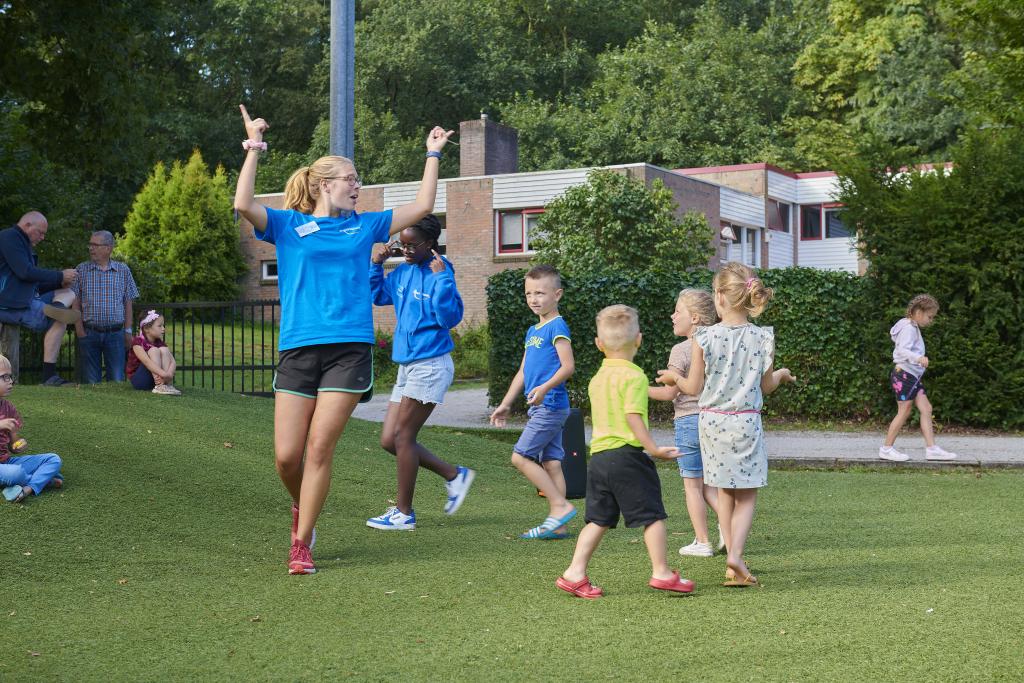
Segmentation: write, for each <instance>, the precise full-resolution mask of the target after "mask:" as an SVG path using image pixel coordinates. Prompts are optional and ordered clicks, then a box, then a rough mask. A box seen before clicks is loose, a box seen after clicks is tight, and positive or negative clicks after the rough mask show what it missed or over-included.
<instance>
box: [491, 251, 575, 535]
mask: <svg viewBox="0 0 1024 683" xmlns="http://www.w3.org/2000/svg"><path fill="white" fill-rule="evenodd" d="M561 298H562V278H561V276H560V275H559V274H558V271H557V270H556V269H555V268H554V267H552V266H548V265H540V266H537V267H535V268H533V269H532V270H531V271H530V272H528V273H527V274H526V304H527V305H528V306H529V307H530V310H532V311H533V312H534V313H536V314H537V317H538V318H539V319H540V320H539V321H538V322H537V324H536V325H533V326H532V327H530V329H528V330H527V331H526V340H525V344H524V351H523V361H522V363H520V365H519V371H518V372H517V373H516V376H515V377H514V378H513V379H512V384H511V385H510V386H509V388H508V392H507V393H506V394H505V398H504V399H502V401H501V405H499V406H498V407H497V408H495V410H494V412H493V413H491V424H493V425H495V426H497V427H504V426H505V418H506V417H508V414H509V412H510V411H511V409H512V403H513V401H515V399H516V396H518V395H519V392H523V393H524V394H525V395H526V403H527V405H529V406H530V408H529V412H528V413H527V415H529V420H528V421H527V423H526V427H524V428H523V433H522V436H520V437H519V441H518V442H517V443H516V445H515V447H514V448H513V449H512V464H513V465H515V466H516V468H517V469H518V470H519V471H520V472H522V473H523V475H524V476H525V477H526V478H527V479H529V480H530V483H531V484H533V485H534V486H536V487H537V488H538V489H539V490H540V492H541V493H543V494H544V496H545V497H547V501H548V508H549V510H548V517H547V519H545V520H544V521H543V522H542V523H541V524H539V525H538V526H535V527H534V528H532V529H530V530H529V531H527V532H525V533H524V534H522V535H521V536H520V538H539V539H559V538H567V537H568V536H569V532H568V531H567V530H566V528H565V525H566V524H567V523H568V522H569V520H571V519H572V518H573V517H575V516H576V508H575V507H573V505H572V504H571V503H570V502H569V501H568V500H566V498H565V477H564V476H562V459H563V458H564V457H565V451H564V450H563V449H562V426H563V425H564V424H565V420H566V418H568V417H569V393H568V392H567V391H566V389H565V380H567V379H569V377H570V376H572V373H573V372H574V371H575V369H576V365H575V361H574V360H573V357H572V343H571V341H570V337H569V326H568V325H566V324H565V321H564V320H563V319H562V317H561V316H560V315H559V314H558V302H559V300H560V299H561Z"/></svg>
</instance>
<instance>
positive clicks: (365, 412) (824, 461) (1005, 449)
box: [354, 389, 1024, 467]
mask: <svg viewBox="0 0 1024 683" xmlns="http://www.w3.org/2000/svg"><path fill="white" fill-rule="evenodd" d="M387 402H388V396H387V395H384V396H380V395H377V396H374V398H373V400H372V401H370V402H369V403H366V404H363V405H360V406H359V407H358V408H356V411H355V414H354V416H355V417H357V418H360V419H363V420H371V421H374V422H381V421H383V419H384V413H385V412H386V411H387ZM489 416H490V410H489V409H488V407H487V390H486V389H461V390H456V391H449V392H448V395H447V396H445V402H444V404H442V405H440V406H438V407H437V408H436V409H435V410H434V413H433V415H431V416H430V419H429V420H428V421H427V425H428V426H429V425H443V426H447V427H476V428H483V429H486V428H489V426H490V425H489V424H488V422H487V419H488V417H489ZM513 426H514V425H513ZM653 436H654V440H655V441H656V442H657V443H659V444H665V445H671V444H672V442H673V435H672V432H671V431H670V430H668V429H655V430H653ZM882 439H883V435H882V433H881V432H809V431H808V432H804V431H791V430H777V431H769V432H768V460H769V461H770V462H777V463H779V464H783V463H786V462H797V463H799V464H802V465H809V466H815V465H827V466H833V465H842V464H858V463H864V464H872V465H896V466H903V467H905V466H915V465H916V466H927V467H936V466H946V465H961V466H962V465H984V466H986V467H1024V436H960V435H954V436H943V435H940V436H939V444H940V445H941V446H942V447H943V448H945V449H946V450H948V451H953V452H954V453H957V454H958V455H959V456H960V457H959V458H958V459H957V460H956V461H954V462H953V463H936V462H928V461H926V460H925V459H924V440H923V439H922V438H921V435H920V432H913V433H909V432H908V433H905V434H904V435H902V436H901V437H900V439H899V440H898V441H897V442H896V446H897V448H899V449H900V450H902V451H903V452H905V453H907V454H908V455H910V460H909V461H908V462H906V463H889V462H886V461H884V460H879V459H878V447H879V445H881V443H882ZM587 440H588V441H589V440H590V427H589V426H588V427H587Z"/></svg>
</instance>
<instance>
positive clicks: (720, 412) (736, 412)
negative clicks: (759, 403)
mask: <svg viewBox="0 0 1024 683" xmlns="http://www.w3.org/2000/svg"><path fill="white" fill-rule="evenodd" d="M700 412H702V413H717V414H718V415H746V414H747V413H754V414H757V415H760V414H761V411H760V410H715V409H714V408H701V409H700Z"/></svg>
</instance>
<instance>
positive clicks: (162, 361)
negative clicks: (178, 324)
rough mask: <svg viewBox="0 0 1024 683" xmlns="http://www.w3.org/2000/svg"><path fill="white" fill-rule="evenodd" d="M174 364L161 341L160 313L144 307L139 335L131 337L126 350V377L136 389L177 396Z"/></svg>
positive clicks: (162, 334)
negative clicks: (128, 348)
mask: <svg viewBox="0 0 1024 683" xmlns="http://www.w3.org/2000/svg"><path fill="white" fill-rule="evenodd" d="M177 367H178V364H177V362H175V360H174V356H173V355H172V354H171V350H170V349H169V348H167V344H166V343H165V342H164V317H163V316H162V315H160V314H159V313H157V312H156V311H148V312H147V313H146V314H145V315H144V316H142V318H141V319H140V320H139V335H138V336H137V337H133V338H132V348H131V351H129V352H128V367H127V370H126V371H127V374H128V381H129V382H131V385H132V386H133V387H134V388H136V389H138V390H140V391H152V392H153V393H154V394H163V395H164V396H181V391H180V390H178V389H177V388H176V387H175V386H174V384H173V382H174V371H175V370H176V369H177Z"/></svg>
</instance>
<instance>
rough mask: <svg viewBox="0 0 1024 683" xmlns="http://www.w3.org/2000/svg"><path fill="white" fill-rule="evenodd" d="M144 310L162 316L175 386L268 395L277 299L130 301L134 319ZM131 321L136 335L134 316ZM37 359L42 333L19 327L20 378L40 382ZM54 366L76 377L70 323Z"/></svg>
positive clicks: (78, 371) (40, 360) (274, 359)
mask: <svg viewBox="0 0 1024 683" xmlns="http://www.w3.org/2000/svg"><path fill="white" fill-rule="evenodd" d="M148 310H155V311H157V312H158V313H160V314H161V315H162V316H163V317H164V321H165V324H166V332H165V334H164V341H165V342H166V344H167V346H168V347H169V348H170V349H171V353H172V354H174V358H175V361H177V364H178V369H177V373H176V375H175V380H174V383H175V385H177V386H178V387H181V388H188V387H202V388H209V389H217V390H220V391H231V392H238V393H245V394H252V395H265V396H271V395H273V381H274V370H275V368H276V367H277V337H278V322H279V320H280V314H281V302H280V301H278V300H276V299H275V300H269V299H268V300H257V301H200V302H195V301H192V302H185V303H155V304H149V303H142V304H136V306H135V311H136V318H138V317H139V315H141V314H142V313H144V312H145V311H148ZM132 325H133V327H135V328H136V334H138V329H137V328H138V320H135V321H133V322H132ZM127 351H128V353H131V349H127ZM42 363H43V335H41V334H36V333H33V332H30V331H28V330H24V329H23V330H22V332H21V373H20V374H21V376H20V378H19V381H21V382H25V383H36V382H39V381H40V379H41V375H42ZM57 368H58V372H60V373H61V375H62V376H64V377H65V378H67V379H74V380H76V381H79V380H80V378H81V364H80V363H79V359H78V344H77V342H76V337H75V331H74V326H72V325H69V326H68V333H67V337H66V338H65V340H64V343H63V344H62V345H61V351H60V357H59V360H58V363H57Z"/></svg>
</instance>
